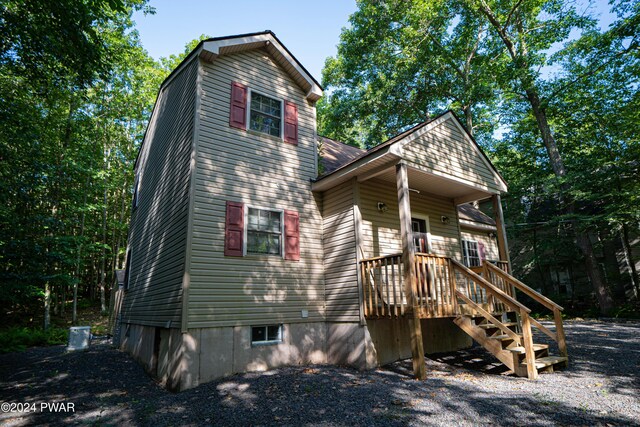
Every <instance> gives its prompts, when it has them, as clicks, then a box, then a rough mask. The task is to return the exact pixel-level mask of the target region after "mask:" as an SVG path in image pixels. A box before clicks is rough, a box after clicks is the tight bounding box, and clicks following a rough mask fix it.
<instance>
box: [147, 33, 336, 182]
mask: <svg viewBox="0 0 640 427" xmlns="http://www.w3.org/2000/svg"><path fill="white" fill-rule="evenodd" d="M260 48H265V49H266V50H267V51H268V52H269V53H270V54H271V56H272V57H273V58H274V59H275V60H276V62H277V63H278V64H280V65H281V66H282V67H283V68H284V69H285V70H286V71H287V72H288V73H289V74H290V75H291V77H292V78H293V80H294V81H295V82H296V83H297V84H298V85H300V87H301V88H302V89H304V90H305V91H306V97H307V99H308V100H309V101H312V102H314V101H317V100H318V99H320V98H321V97H322V94H323V90H324V89H323V88H322V86H321V85H320V83H318V81H317V80H316V79H315V78H314V77H313V76H312V75H311V73H309V71H307V69H306V68H304V66H303V65H302V64H301V63H300V61H298V59H297V58H296V57H295V56H293V54H292V53H291V52H290V51H289V49H287V47H286V46H285V45H283V44H282V42H281V41H280V39H278V37H276V35H275V33H274V32H273V31H271V30H266V31H261V32H257V33H246V34H236V35H232V36H224V37H213V38H209V39H206V40H202V41H201V42H200V43H198V45H197V46H196V47H195V48H194V49H193V50H192V51H191V52H190V53H189V54H188V55H187V56H186V57H185V58H184V59H183V60H182V62H180V64H178V66H177V67H176V68H174V69H173V71H171V73H169V75H168V76H167V77H166V78H165V79H164V80H163V81H162V83H161V84H160V88H159V89H158V94H157V95H156V103H157V101H158V97H159V96H160V93H161V92H162V90H163V89H164V88H165V87H166V86H167V85H168V84H169V83H170V82H171V81H172V80H173V79H174V77H176V76H177V75H178V74H179V73H180V71H182V70H183V69H184V68H185V67H186V66H187V65H188V64H189V63H190V62H191V61H192V60H193V59H194V58H196V57H198V56H199V57H201V58H203V59H204V60H205V61H209V62H213V61H214V60H215V59H216V58H217V57H218V56H220V55H230V54H232V53H237V52H242V51H246V50H252V49H260ZM155 112H156V104H155V103H154V105H153V110H152V112H151V117H150V118H149V122H151V120H152V118H153V115H154V114H155ZM147 130H148V126H147V129H145V133H144V136H143V138H142V144H141V145H140V149H139V150H138V155H137V156H136V161H135V163H134V169H135V168H136V167H137V165H138V160H139V157H140V153H141V152H142V146H143V145H144V141H145V140H146V137H147Z"/></svg>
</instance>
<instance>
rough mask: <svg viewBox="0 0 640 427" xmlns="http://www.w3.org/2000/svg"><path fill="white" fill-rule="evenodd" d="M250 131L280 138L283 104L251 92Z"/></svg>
mask: <svg viewBox="0 0 640 427" xmlns="http://www.w3.org/2000/svg"><path fill="white" fill-rule="evenodd" d="M250 106H251V107H250V109H249V111H250V113H249V129H251V130H255V131H258V132H263V133H266V134H269V135H272V136H277V137H280V129H281V124H282V102H281V101H279V100H277V99H273V98H269V97H268V96H265V95H261V94H259V93H256V92H253V91H252V92H251V103H250Z"/></svg>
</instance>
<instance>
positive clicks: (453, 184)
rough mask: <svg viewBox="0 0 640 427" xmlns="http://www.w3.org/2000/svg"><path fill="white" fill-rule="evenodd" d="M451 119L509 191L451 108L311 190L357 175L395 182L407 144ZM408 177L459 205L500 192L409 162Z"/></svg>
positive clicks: (319, 181)
mask: <svg viewBox="0 0 640 427" xmlns="http://www.w3.org/2000/svg"><path fill="white" fill-rule="evenodd" d="M449 119H453V123H455V124H456V125H457V126H460V128H461V130H462V132H463V135H465V138H469V142H470V143H471V146H472V147H473V148H472V149H474V150H476V153H477V154H478V155H479V156H480V157H481V158H482V161H484V162H485V164H486V165H487V166H488V167H489V168H490V170H491V171H493V173H494V174H495V175H494V176H495V178H496V183H497V184H498V188H499V190H498V191H499V192H506V191H507V186H506V183H505V181H504V179H503V178H502V176H500V174H499V173H498V172H497V170H496V169H495V167H494V166H493V165H492V164H491V162H490V161H489V159H487V158H486V156H485V154H484V153H483V152H482V150H481V149H480V147H479V146H478V145H477V143H476V142H475V140H473V138H472V137H471V136H470V135H469V134H468V133H467V132H466V130H464V127H462V125H461V124H460V123H459V121H458V120H457V118H456V117H455V115H454V114H453V113H452V112H450V111H449V112H447V113H444V114H442V115H441V116H439V117H437V118H435V119H434V120H432V121H431V122H428V123H423V124H421V125H419V126H416V127H415V129H413V130H410V131H407V132H405V133H404V134H401V135H399V136H398V137H395V138H392V139H391V140H389V141H387V142H386V143H383V144H381V145H378V146H377V147H374V148H372V149H371V150H369V151H367V152H366V153H364V154H363V155H362V156H361V157H360V158H358V159H355V160H353V161H352V162H350V163H347V164H346V165H344V166H342V167H341V168H338V169H337V170H335V171H333V172H331V173H328V174H326V175H324V176H321V177H319V178H318V179H317V180H316V181H314V182H312V184H311V189H312V191H318V192H321V191H326V190H328V189H330V188H332V187H334V186H336V185H338V184H341V183H343V182H345V181H347V180H349V179H353V178H356V179H357V180H358V182H364V181H367V180H369V179H371V178H377V179H379V180H382V181H388V182H395V165H396V164H398V163H399V162H401V161H402V159H403V158H404V147H405V146H406V145H407V144H408V143H411V142H412V141H414V140H416V139H417V138H419V137H420V136H421V135H423V134H425V133H428V132H429V131H431V130H432V129H433V128H435V127H436V126H438V125H440V124H441V123H443V122H444V121H446V120H449ZM408 179H409V185H410V186H411V187H412V189H414V190H417V191H424V192H426V193H431V194H436V195H440V196H444V197H449V198H452V199H453V201H454V203H455V204H456V205H460V204H463V203H467V202H470V201H474V200H483V199H486V198H488V197H491V196H492V195H493V194H498V193H497V192H496V191H495V190H491V189H490V188H488V187H486V186H481V185H479V184H474V183H471V182H468V181H465V180H463V179H460V178H456V177H454V176H446V175H445V174H443V173H441V172H438V171H435V170H425V169H423V168H422V169H418V168H416V167H411V166H410V167H409V168H408Z"/></svg>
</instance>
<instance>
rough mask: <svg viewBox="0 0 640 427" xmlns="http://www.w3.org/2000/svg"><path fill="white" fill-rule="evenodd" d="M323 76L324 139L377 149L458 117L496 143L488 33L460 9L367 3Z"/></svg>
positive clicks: (401, 1)
mask: <svg viewBox="0 0 640 427" xmlns="http://www.w3.org/2000/svg"><path fill="white" fill-rule="evenodd" d="M350 23H351V26H350V28H347V29H345V30H343V32H342V34H341V41H340V44H339V45H338V55H337V57H335V58H328V59H327V61H326V64H325V68H324V70H323V83H324V84H325V85H326V86H327V89H328V90H327V95H326V96H325V98H324V99H323V100H322V101H321V102H320V104H319V124H320V132H321V133H322V134H325V135H327V136H330V137H332V138H336V139H339V140H343V141H346V142H350V143H353V144H355V145H364V146H367V147H370V146H372V145H375V144H378V143H380V142H382V141H383V140H385V139H386V138H388V137H390V136H392V135H394V134H396V133H398V132H400V131H401V130H403V129H405V128H407V127H409V126H411V125H414V124H416V123H419V122H422V121H424V120H426V119H428V117H430V116H431V115H434V114H438V113H440V112H443V111H445V110H447V109H453V110H454V111H456V112H457V113H459V114H460V115H461V116H462V117H464V121H465V123H466V124H467V127H468V129H469V131H470V132H472V133H473V132H476V134H477V133H478V132H477V131H479V134H480V136H483V135H490V134H491V133H492V131H493V129H494V125H495V120H493V118H492V116H491V111H492V110H493V109H494V108H495V102H496V100H497V97H496V92H495V89H496V88H495V86H494V85H493V81H494V78H493V71H492V67H491V66H490V65H492V66H496V64H495V63H492V58H490V57H489V56H487V55H486V54H485V53H484V52H486V46H485V40H486V32H487V25H486V24H484V23H483V22H482V21H480V20H479V19H478V18H477V17H476V16H475V15H474V14H472V13H469V11H468V10H467V9H465V8H464V7H463V4H462V3H460V2H455V1H445V0H439V1H430V0H429V1H428V0H390V1H385V2H381V1H378V0H362V1H359V2H358V10H357V11H356V12H355V13H354V14H353V15H352V16H351V18H350Z"/></svg>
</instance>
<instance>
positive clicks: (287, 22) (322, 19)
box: [134, 0, 356, 81]
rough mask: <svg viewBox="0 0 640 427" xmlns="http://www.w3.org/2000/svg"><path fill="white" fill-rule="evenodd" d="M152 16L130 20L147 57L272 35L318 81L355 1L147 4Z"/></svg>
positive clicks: (233, 0)
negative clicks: (206, 42)
mask: <svg viewBox="0 0 640 427" xmlns="http://www.w3.org/2000/svg"><path fill="white" fill-rule="evenodd" d="M149 5H150V6H152V7H154V8H155V9H156V14H155V15H147V16H144V15H143V14H142V13H137V14H136V15H134V20H135V21H136V24H137V25H136V29H137V30H138V31H139V33H140V37H141V39H142V44H143V46H144V47H145V49H147V51H148V52H149V54H150V55H151V56H152V57H153V58H155V59H158V58H160V57H161V56H164V57H167V56H169V55H172V54H176V53H180V52H182V51H183V50H184V46H185V45H186V44H187V43H188V42H189V41H191V40H193V39H195V38H197V37H199V36H200V35H201V34H206V35H208V36H211V37H220V36H228V35H232V34H242V33H252V32H256V31H264V30H271V31H273V32H274V33H276V35H277V36H278V38H279V39H280V41H282V43H284V44H285V46H287V48H288V49H289V50H290V51H291V52H292V53H293V54H294V55H295V57H296V58H298V60H299V61H300V62H301V63H302V65H304V67H305V68H306V69H307V70H309V72H310V73H311V74H312V75H313V77H315V78H316V79H317V80H318V81H320V80H321V79H322V74H321V72H322V67H323V66H324V60H325V59H326V58H327V57H328V56H334V55H335V54H336V45H337V44H338V41H339V39H340V31H341V30H342V27H344V26H346V25H347V23H348V19H349V15H350V14H351V13H353V12H355V10H356V2H355V0H324V1H306V0H271V1H257V0H223V1H219V0H209V1H204V0H180V1H176V0H173V1H171V0H151V1H150V3H149Z"/></svg>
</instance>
